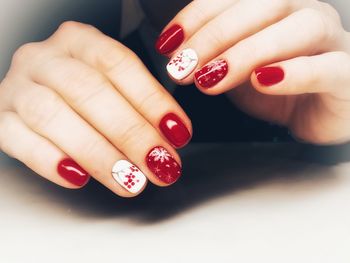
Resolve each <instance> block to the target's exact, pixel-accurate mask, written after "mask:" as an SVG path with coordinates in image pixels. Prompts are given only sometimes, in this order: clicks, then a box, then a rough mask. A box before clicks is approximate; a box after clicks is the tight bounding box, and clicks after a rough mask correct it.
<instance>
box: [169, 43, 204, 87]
mask: <svg viewBox="0 0 350 263" xmlns="http://www.w3.org/2000/svg"><path fill="white" fill-rule="evenodd" d="M197 64H198V56H197V53H196V52H195V51H194V50H193V49H190V48H188V49H185V50H183V51H181V52H180V53H178V54H177V55H175V56H174V57H173V58H172V59H171V60H170V62H169V64H168V65H167V70H168V73H169V75H170V76H171V77H172V78H173V79H175V80H182V79H184V78H186V77H187V76H188V75H190V74H191V73H192V72H193V70H194V69H195V68H196V67H197Z"/></svg>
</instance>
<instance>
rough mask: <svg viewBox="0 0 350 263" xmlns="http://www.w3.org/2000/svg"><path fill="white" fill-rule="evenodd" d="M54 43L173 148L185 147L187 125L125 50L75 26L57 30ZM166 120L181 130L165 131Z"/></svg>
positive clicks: (172, 102)
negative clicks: (103, 79) (98, 77)
mask: <svg viewBox="0 0 350 263" xmlns="http://www.w3.org/2000/svg"><path fill="white" fill-rule="evenodd" d="M67 39H68V41H67ZM54 40H55V41H56V42H58V43H59V45H60V46H64V47H65V49H66V52H67V54H70V55H71V56H72V57H73V58H75V59H77V60H80V61H82V62H83V63H85V64H87V65H88V66H90V67H92V68H94V69H96V70H97V71H99V72H101V73H102V74H103V75H104V76H105V77H106V78H107V79H108V80H109V81H110V82H111V83H112V84H113V86H114V87H115V88H116V89H117V90H118V92H119V93H120V94H122V96H123V97H124V98H125V99H126V100H128V101H129V102H130V104H131V105H132V106H133V107H134V108H135V109H137V110H138V111H139V112H140V113H141V115H142V116H144V117H145V119H147V120H148V121H149V122H150V123H151V124H152V125H153V127H154V128H155V129H157V130H158V131H159V132H160V133H161V134H163V136H164V137H165V138H166V139H167V140H168V141H169V142H170V143H172V144H173V146H175V147H177V148H179V147H183V146H184V145H186V144H187V143H188V141H189V140H190V138H191V134H192V125H191V121H190V120H189V118H188V117H187V115H186V114H185V113H184V111H183V110H182V108H181V107H180V106H179V105H178V103H177V102H176V101H175V100H174V98H173V97H172V96H171V95H170V94H169V93H168V92H167V91H166V90H165V89H164V88H163V87H162V86H161V85H160V83H159V82H158V81H157V80H156V79H155V78H154V77H153V76H152V75H151V74H150V73H149V72H148V70H147V68H146V67H145V66H144V65H143V63H142V61H140V59H139V58H137V56H136V55H135V54H134V53H132V52H131V51H130V50H129V49H127V48H126V47H125V46H123V45H122V44H120V43H119V42H117V41H115V40H113V39H111V38H109V37H107V36H105V35H103V34H102V33H101V32H100V31H98V30H96V29H95V28H93V27H90V26H87V25H83V24H78V23H71V24H67V25H66V26H65V27H63V28H61V29H60V30H59V31H58V33H57V36H56V37H55V38H54ZM169 116H172V117H174V118H172V123H176V124H177V125H176V127H181V128H179V129H169V128H166V126H167V125H165V123H167V120H168V119H169Z"/></svg>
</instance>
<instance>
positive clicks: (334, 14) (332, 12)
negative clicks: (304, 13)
mask: <svg viewBox="0 0 350 263" xmlns="http://www.w3.org/2000/svg"><path fill="white" fill-rule="evenodd" d="M318 3H319V5H320V9H321V11H323V12H324V13H325V14H327V15H329V16H330V17H331V18H332V19H334V21H336V22H337V23H338V24H341V17H340V14H339V13H338V11H337V10H336V9H335V8H334V7H333V6H332V5H331V4H329V3H325V2H318Z"/></svg>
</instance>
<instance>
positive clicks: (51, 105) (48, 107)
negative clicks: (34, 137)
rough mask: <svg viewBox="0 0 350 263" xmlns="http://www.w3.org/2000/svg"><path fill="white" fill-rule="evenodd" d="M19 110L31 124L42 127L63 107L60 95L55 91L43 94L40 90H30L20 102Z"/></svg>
mask: <svg viewBox="0 0 350 263" xmlns="http://www.w3.org/2000/svg"><path fill="white" fill-rule="evenodd" d="M20 107H21V111H22V112H25V114H26V116H28V120H29V122H30V123H31V125H32V126H34V127H35V128H38V129H44V128H45V127H46V126H48V125H49V124H50V122H51V121H52V120H53V119H55V117H56V116H57V114H58V113H59V112H60V110H62V109H63V105H62V104H61V101H60V97H59V96H58V95H56V94H55V93H48V94H45V95H43V94H42V93H41V92H31V94H28V95H27V96H26V100H25V101H24V102H23V103H22V105H21V106H20Z"/></svg>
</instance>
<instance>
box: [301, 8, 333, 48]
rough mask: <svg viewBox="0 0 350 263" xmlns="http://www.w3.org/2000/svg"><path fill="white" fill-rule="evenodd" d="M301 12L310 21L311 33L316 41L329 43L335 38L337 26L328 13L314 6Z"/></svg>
mask: <svg viewBox="0 0 350 263" xmlns="http://www.w3.org/2000/svg"><path fill="white" fill-rule="evenodd" d="M301 12H302V13H303V15H304V17H305V19H306V21H308V22H309V23H308V26H309V28H310V32H309V34H310V36H311V39H312V40H313V41H314V42H315V43H323V44H328V43H330V42H332V41H333V40H334V35H335V27H333V24H332V23H331V21H330V19H329V18H328V17H327V16H326V15H324V14H323V13H322V12H320V11H318V10H316V9H312V8H305V9H303V10H302V11H301ZM304 21H305V20H304Z"/></svg>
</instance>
